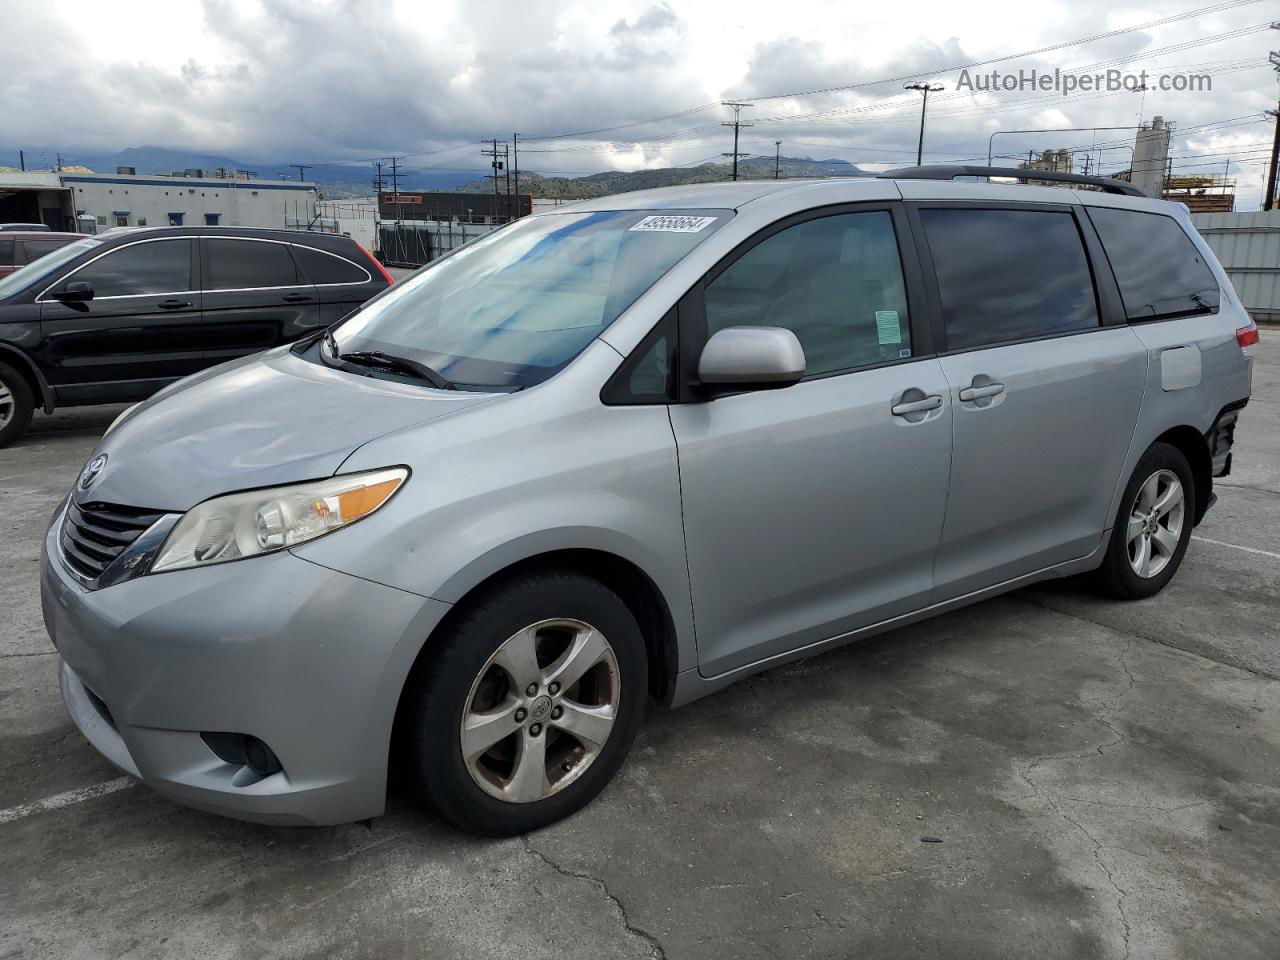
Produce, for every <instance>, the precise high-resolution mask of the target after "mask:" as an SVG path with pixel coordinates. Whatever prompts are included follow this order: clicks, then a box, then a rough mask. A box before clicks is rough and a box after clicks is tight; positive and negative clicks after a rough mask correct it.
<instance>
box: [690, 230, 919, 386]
mask: <svg viewBox="0 0 1280 960" xmlns="http://www.w3.org/2000/svg"><path fill="white" fill-rule="evenodd" d="M706 305H707V334H708V335H711V334H713V333H716V332H717V331H719V330H723V329H724V328H725V327H736V326H769V327H787V328H788V329H790V330H792V331H793V332H794V333H795V335H796V338H797V339H798V340H799V341H800V345H801V346H802V347H804V355H805V362H806V369H807V372H808V373H809V374H815V373H831V372H832V371H835V370H847V369H849V368H850V367H858V366H863V365H865V364H868V363H880V362H883V361H886V360H897V359H900V358H902V357H909V356H910V355H911V333H910V327H909V324H908V317H907V297H906V290H905V287H904V285H903V280H902V263H901V261H900V259H899V257H898V241H897V236H896V235H895V233H894V229H893V218H892V216H891V215H890V214H888V213H886V212H883V211H876V212H869V213H848V214H841V215H839V216H834V217H822V218H820V219H817V220H808V221H806V222H804V223H800V224H797V225H796V226H794V227H788V228H787V229H786V230H783V231H781V232H780V233H776V234H774V235H773V236H771V237H769V238H768V239H766V240H762V241H761V242H760V243H757V244H756V245H755V246H753V247H751V248H750V249H749V250H747V252H746V253H744V254H743V255H742V256H741V257H739V258H738V259H737V260H735V261H734V262H733V264H732V265H731V266H729V268H728V269H727V270H725V271H724V272H723V273H721V274H720V275H719V276H718V277H716V278H715V280H713V281H712V282H711V283H710V284H708V285H707V289H706Z"/></svg>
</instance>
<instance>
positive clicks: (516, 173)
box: [511, 133, 525, 215]
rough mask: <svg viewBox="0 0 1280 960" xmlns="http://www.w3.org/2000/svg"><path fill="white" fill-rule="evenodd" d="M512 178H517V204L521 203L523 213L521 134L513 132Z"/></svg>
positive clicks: (522, 212) (522, 213)
mask: <svg viewBox="0 0 1280 960" xmlns="http://www.w3.org/2000/svg"><path fill="white" fill-rule="evenodd" d="M511 178H512V179H513V180H515V182H516V184H515V193H516V204H517V205H520V210H521V215H524V210H525V206H524V204H521V202H520V134H518V133H512V134H511Z"/></svg>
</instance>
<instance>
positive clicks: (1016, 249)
mask: <svg viewBox="0 0 1280 960" xmlns="http://www.w3.org/2000/svg"><path fill="white" fill-rule="evenodd" d="M920 219H921V221H922V222H923V224H924V232H925V236H926V237H927V238H928V241H929V250H930V252H931V253H932V255H933V268H934V273H935V275H936V276H937V280H938V295H939V297H940V299H941V301H942V321H943V325H944V327H945V328H946V333H947V349H948V350H963V349H966V348H969V347H980V346H985V345H987V344H992V343H1005V342H1008V341H1011V340H1026V339H1031V338H1035V337H1046V336H1052V335H1054V334H1060V333H1070V332H1071V331H1074V330H1088V329H1091V328H1094V327H1096V326H1098V304H1097V298H1096V297H1095V295H1094V289H1093V274H1092V273H1091V272H1090V270H1089V261H1088V259H1087V258H1086V257H1085V252H1084V242H1083V240H1082V239H1081V237H1080V231H1079V229H1078V228H1077V227H1076V223H1075V218H1074V217H1073V216H1072V215H1071V214H1070V213H1066V212H1060V211H1054V210H978V209H971V208H959V209H952V210H944V209H925V210H921V211H920Z"/></svg>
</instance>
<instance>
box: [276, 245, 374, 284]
mask: <svg viewBox="0 0 1280 960" xmlns="http://www.w3.org/2000/svg"><path fill="white" fill-rule="evenodd" d="M293 253H294V256H296V257H297V258H298V262H299V263H300V264H301V265H302V272H303V274H305V275H306V278H307V279H308V280H310V281H311V282H312V283H368V282H369V281H370V280H371V279H372V275H371V274H370V273H369V272H368V271H366V270H364V269H363V268H361V267H357V266H356V265H355V264H354V263H352V262H351V261H350V260H348V259H347V258H346V257H339V256H337V255H335V254H330V253H325V252H324V251H323V250H317V249H315V248H314V247H300V246H296V245H295V246H294V248H293Z"/></svg>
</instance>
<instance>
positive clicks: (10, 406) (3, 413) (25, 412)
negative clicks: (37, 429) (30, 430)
mask: <svg viewBox="0 0 1280 960" xmlns="http://www.w3.org/2000/svg"><path fill="white" fill-rule="evenodd" d="M34 412H35V401H34V399H33V397H32V396H31V387H30V386H29V385H28V384H27V380H26V378H25V377H23V375H22V374H20V373H19V372H18V371H17V370H15V369H14V368H13V367H11V366H9V364H7V363H0V447H5V446H8V445H9V444H10V443H12V442H13V441H14V440H17V439H18V437H20V436H22V434H23V432H24V431H25V430H26V429H27V424H29V423H30V422H31V414H32V413H34Z"/></svg>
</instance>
